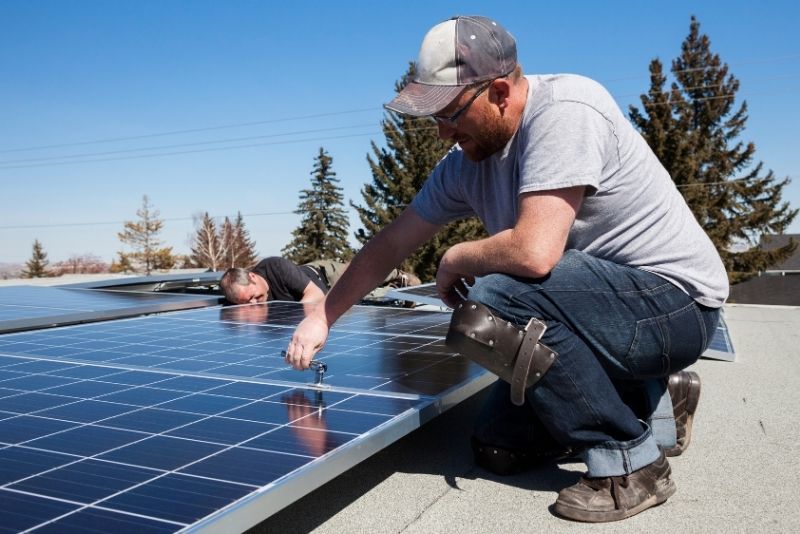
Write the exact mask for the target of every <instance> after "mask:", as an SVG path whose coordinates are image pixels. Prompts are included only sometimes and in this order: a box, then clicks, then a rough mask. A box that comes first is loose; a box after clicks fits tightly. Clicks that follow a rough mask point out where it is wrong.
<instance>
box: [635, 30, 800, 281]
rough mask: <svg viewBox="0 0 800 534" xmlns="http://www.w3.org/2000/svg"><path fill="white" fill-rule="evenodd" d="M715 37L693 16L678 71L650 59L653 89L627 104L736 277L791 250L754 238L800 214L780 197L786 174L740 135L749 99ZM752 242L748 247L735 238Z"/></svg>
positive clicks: (780, 229) (675, 62)
mask: <svg viewBox="0 0 800 534" xmlns="http://www.w3.org/2000/svg"><path fill="white" fill-rule="evenodd" d="M710 45H711V42H710V39H709V38H708V36H706V35H703V34H701V33H700V23H699V22H698V21H697V19H696V18H695V17H692V18H691V23H690V28H689V35H688V36H687V37H686V39H685V40H684V42H683V43H682V45H681V55H680V56H679V57H677V58H676V59H675V60H673V62H672V69H671V71H672V75H673V76H674V78H675V81H673V82H672V83H671V85H670V88H669V90H666V89H665V84H666V82H667V76H666V75H665V74H664V72H663V66H662V64H661V62H660V61H659V60H658V59H654V60H653V61H652V62H651V63H650V89H649V92H648V93H647V94H645V95H642V96H641V102H642V106H643V112H640V111H639V110H638V109H637V108H636V107H634V106H630V109H629V112H630V118H631V120H632V121H633V123H634V124H635V125H636V127H637V128H638V129H639V130H640V132H641V133H642V135H643V136H644V138H645V139H646V140H647V142H648V144H649V145H650V147H651V148H652V149H653V151H654V152H655V154H656V156H658V158H659V159H660V160H661V163H662V164H663V165H664V166H665V167H666V169H667V171H669V173H670V175H671V176H672V179H673V181H674V182H675V184H676V186H677V187H678V188H679V190H680V191H681V193H682V194H683V196H684V198H685V199H686V202H687V204H688V205H689V207H690V208H691V210H692V212H693V213H694V215H695V217H696V218H697V220H698V221H699V222H700V224H701V225H702V227H703V228H704V229H705V231H706V232H707V233H708V235H709V237H710V238H711V240H712V241H713V242H714V245H715V246H716V247H717V250H718V251H719V253H720V256H721V257H722V260H723V263H724V264H725V267H726V269H727V270H728V276H729V279H730V280H731V282H736V281H741V280H743V279H746V278H748V277H750V276H752V275H753V274H755V273H757V272H758V271H763V270H765V269H766V268H767V267H768V266H769V265H771V264H774V263H776V262H779V261H781V260H783V259H785V258H787V257H788V256H789V255H790V254H791V253H792V251H793V250H794V248H795V247H796V244H795V243H793V242H791V241H790V243H789V244H788V245H787V246H785V247H782V248H778V249H775V250H771V251H765V250H761V249H759V248H757V247H756V245H757V244H758V243H759V241H760V240H761V237H762V236H764V235H767V234H780V233H783V232H784V231H785V230H786V228H787V227H788V226H789V225H790V224H791V222H792V220H793V219H794V217H795V216H796V215H797V210H792V209H790V207H789V203H788V202H781V195H782V191H783V188H784V187H785V186H786V185H787V184H788V183H789V178H784V179H783V180H777V179H776V178H775V176H774V174H773V172H772V171H767V172H766V174H762V169H763V163H762V162H758V163H757V164H755V165H754V164H753V157H754V154H755V150H756V148H755V144H754V143H752V142H748V143H744V142H743V141H741V140H739V139H740V135H741V133H742V132H743V130H744V128H745V122H746V120H747V118H748V117H747V102H746V101H744V102H743V103H742V104H741V105H740V106H738V109H734V96H735V93H736V91H737V90H738V89H739V80H737V79H736V78H735V77H734V76H733V75H732V74H729V72H728V66H727V64H724V63H722V62H721V60H720V57H719V55H717V54H713V53H712V52H711V49H710ZM742 243H746V244H749V245H750V246H751V247H752V248H750V250H748V251H746V252H739V253H737V252H733V251H732V248H733V247H734V246H735V245H739V244H742Z"/></svg>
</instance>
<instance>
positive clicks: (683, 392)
mask: <svg viewBox="0 0 800 534" xmlns="http://www.w3.org/2000/svg"><path fill="white" fill-rule="evenodd" d="M667 389H669V396H670V397H671V398H672V411H673V413H674V414H675V431H676V434H677V436H676V437H677V442H676V444H675V446H674V447H670V448H668V449H664V454H666V455H667V456H679V455H680V454H683V451H685V450H686V448H687V447H688V446H689V441H691V439H692V420H693V419H694V412H695V411H697V404H698V403H699V402H700V376H698V374H697V373H695V372H694V371H678V372H677V373H675V374H672V375H669V380H668V382H667Z"/></svg>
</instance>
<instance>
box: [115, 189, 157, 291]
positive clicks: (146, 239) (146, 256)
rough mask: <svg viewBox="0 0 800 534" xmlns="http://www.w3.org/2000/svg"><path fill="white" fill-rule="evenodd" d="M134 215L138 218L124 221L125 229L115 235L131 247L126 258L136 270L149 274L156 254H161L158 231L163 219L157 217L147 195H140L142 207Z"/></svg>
mask: <svg viewBox="0 0 800 534" xmlns="http://www.w3.org/2000/svg"><path fill="white" fill-rule="evenodd" d="M136 215H137V216H138V217H139V220H138V221H126V222H125V226H124V228H125V229H124V230H123V231H122V232H119V233H118V234H117V236H118V237H119V240H120V241H122V242H123V243H125V244H127V245H130V246H131V247H132V248H133V252H132V253H130V254H128V258H129V259H130V260H131V262H132V263H133V264H134V265H135V266H136V267H137V270H143V271H144V274H145V275H149V274H150V273H151V271H152V270H153V269H154V268H155V267H154V262H155V261H156V255H159V254H161V252H160V251H161V250H163V249H162V248H161V247H162V242H161V241H160V240H159V239H158V233H159V232H160V231H161V228H162V227H163V226H164V221H162V220H161V219H159V218H158V217H159V215H160V213H159V211H158V210H156V209H153V206H152V205H151V204H150V199H149V198H148V197H147V195H144V196H143V197H142V207H141V208H139V209H138V210H136ZM120 254H121V253H120ZM162 260H163V258H162V259H161V260H159V261H160V262H161V263H162V264H163V261H162Z"/></svg>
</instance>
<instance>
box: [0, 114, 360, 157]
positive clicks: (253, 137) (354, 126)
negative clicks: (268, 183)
mask: <svg viewBox="0 0 800 534" xmlns="http://www.w3.org/2000/svg"><path fill="white" fill-rule="evenodd" d="M372 126H375V123H372V122H370V123H366V124H354V125H352V126H336V127H333V128H317V129H315V130H298V131H294V132H283V133H276V134H267V135H251V136H248V137H231V138H228V139H219V140H216V141H198V142H195V143H179V144H173V145H159V146H149V147H142V148H129V149H125V150H110V151H106V152H84V153H82V154H68V155H66V156H50V157H46V158H26V159H12V160H5V161H2V160H0V167H4V166H6V165H7V164H10V163H28V162H45V161H52V160H59V159H67V158H82V157H91V156H106V155H109V154H125V153H130V152H143V151H146V150H166V149H169V148H182V147H189V146H201V145H212V144H217V143H234V142H238V141H251V140H253V139H267V138H270V137H283V136H291V135H303V134H310V133H319V132H330V131H334V130H349V129H350V128H367V127H372Z"/></svg>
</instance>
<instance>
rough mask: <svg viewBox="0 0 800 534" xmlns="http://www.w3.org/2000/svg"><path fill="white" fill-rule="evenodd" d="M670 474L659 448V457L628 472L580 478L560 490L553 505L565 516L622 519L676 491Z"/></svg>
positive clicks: (599, 520)
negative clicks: (624, 474) (615, 475)
mask: <svg viewBox="0 0 800 534" xmlns="http://www.w3.org/2000/svg"><path fill="white" fill-rule="evenodd" d="M671 475H672V470H671V469H670V467H669V462H668V461H667V458H666V457H665V456H664V453H663V451H662V452H661V455H660V456H659V457H658V460H656V461H655V462H653V463H652V464H650V465H647V466H645V467H643V468H641V469H639V470H638V471H634V472H633V473H631V474H630V475H627V476H617V477H605V478H588V477H583V478H581V479H580V480H579V481H578V483H577V484H575V485H574V486H570V487H568V488H565V489H563V490H561V491H560V492H559V494H558V499H556V505H555V509H556V512H557V513H558V514H559V515H561V516H563V517H566V518H567V519H573V520H575V521H585V522H587V523H604V522H606V521H618V520H620V519H625V518H626V517H631V516H632V515H636V514H638V513H639V512H643V511H645V510H647V509H648V508H651V507H653V506H656V505H658V504H661V503H663V502H664V501H666V500H667V499H669V498H670V497H671V496H672V495H673V494H674V493H675V483H674V482H673V481H672V478H670V476H671Z"/></svg>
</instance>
